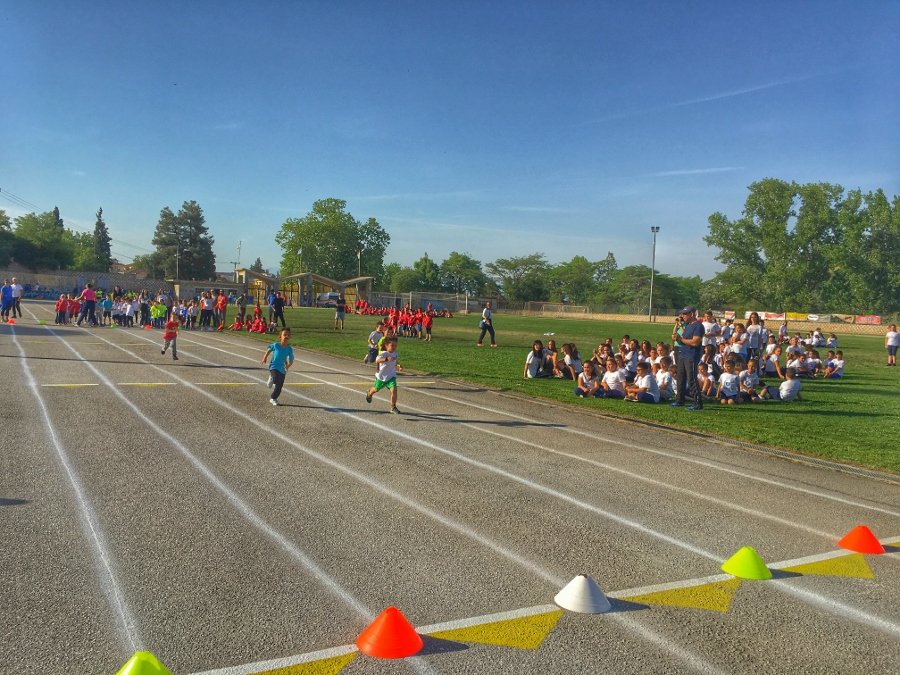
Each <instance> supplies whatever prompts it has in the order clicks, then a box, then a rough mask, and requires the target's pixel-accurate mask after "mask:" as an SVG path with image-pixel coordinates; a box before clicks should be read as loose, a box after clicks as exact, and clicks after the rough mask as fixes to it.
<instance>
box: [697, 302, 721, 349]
mask: <svg viewBox="0 0 900 675" xmlns="http://www.w3.org/2000/svg"><path fill="white" fill-rule="evenodd" d="M721 334H722V327H721V326H720V325H719V322H718V321H716V320H715V318H713V313H712V312H711V311H707V312H706V314H704V315H703V340H702V342H701V344H702V345H703V346H704V347H705V346H706V345H717V344H719V336H720V335H721Z"/></svg>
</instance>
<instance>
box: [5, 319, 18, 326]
mask: <svg viewBox="0 0 900 675" xmlns="http://www.w3.org/2000/svg"><path fill="white" fill-rule="evenodd" d="M15 322H16V320H15V319H10V320H9V321H7V322H6V323H8V324H9V325H12V324H14V323H15Z"/></svg>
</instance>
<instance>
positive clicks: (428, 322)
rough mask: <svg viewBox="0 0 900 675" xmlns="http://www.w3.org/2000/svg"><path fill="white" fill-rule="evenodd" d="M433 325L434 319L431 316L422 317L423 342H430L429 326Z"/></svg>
mask: <svg viewBox="0 0 900 675" xmlns="http://www.w3.org/2000/svg"><path fill="white" fill-rule="evenodd" d="M433 323H434V319H433V318H432V316H431V314H425V316H423V317H422V328H424V329H425V342H431V324H433Z"/></svg>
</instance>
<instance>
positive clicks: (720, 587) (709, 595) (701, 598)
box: [622, 579, 742, 612]
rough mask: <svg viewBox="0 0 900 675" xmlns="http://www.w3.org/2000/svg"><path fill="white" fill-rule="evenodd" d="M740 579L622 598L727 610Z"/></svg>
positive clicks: (631, 600) (720, 610)
mask: <svg viewBox="0 0 900 675" xmlns="http://www.w3.org/2000/svg"><path fill="white" fill-rule="evenodd" d="M741 583H742V580H741V579H729V580H728V581H714V582H713V583H711V584H701V585H699V586H689V587H687V588H673V589H669V590H665V591H656V592H655V593H644V594H643V595H629V596H628V597H624V598H622V600H628V601H630V602H639V603H645V604H648V605H666V606H669V607H690V608H691V609H708V610H711V611H713V612H727V611H728V608H729V606H731V598H732V597H734V594H735V592H737V589H738V588H740V587H741Z"/></svg>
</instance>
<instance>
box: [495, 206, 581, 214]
mask: <svg viewBox="0 0 900 675" xmlns="http://www.w3.org/2000/svg"><path fill="white" fill-rule="evenodd" d="M503 210H504V211H516V212H519V213H587V211H585V210H584V209H563V208H558V207H554V206H504V207H503Z"/></svg>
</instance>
